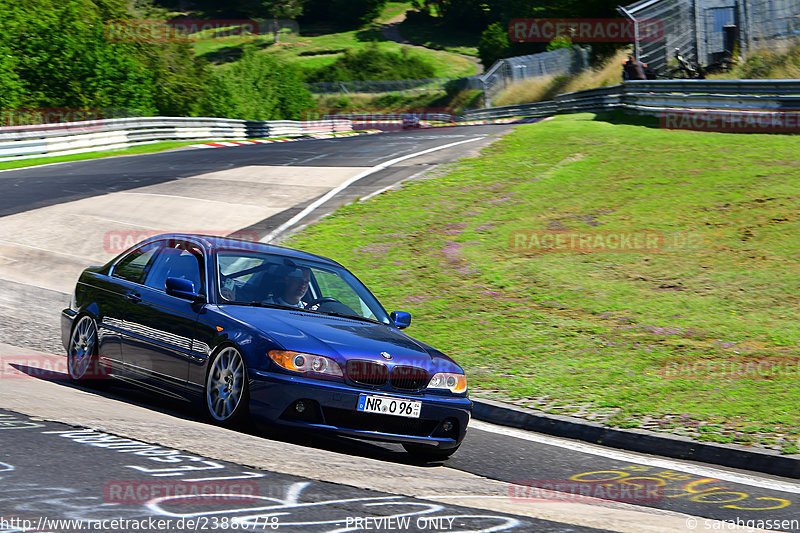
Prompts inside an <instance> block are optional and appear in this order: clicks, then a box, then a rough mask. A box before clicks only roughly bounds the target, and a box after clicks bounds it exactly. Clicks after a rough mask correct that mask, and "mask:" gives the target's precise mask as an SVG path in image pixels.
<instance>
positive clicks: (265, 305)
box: [228, 302, 305, 311]
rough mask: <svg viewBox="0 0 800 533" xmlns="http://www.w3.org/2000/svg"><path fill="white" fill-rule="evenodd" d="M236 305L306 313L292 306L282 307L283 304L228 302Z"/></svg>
mask: <svg viewBox="0 0 800 533" xmlns="http://www.w3.org/2000/svg"><path fill="white" fill-rule="evenodd" d="M228 303H231V304H234V305H244V306H247V307H267V308H271V309H291V310H292V311H305V309H300V308H299V307H294V306H292V305H281V304H271V303H266V302H228Z"/></svg>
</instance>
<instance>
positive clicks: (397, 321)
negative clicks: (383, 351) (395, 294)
mask: <svg viewBox="0 0 800 533" xmlns="http://www.w3.org/2000/svg"><path fill="white" fill-rule="evenodd" d="M389 318H391V319H392V322H394V325H395V326H397V329H405V328H407V327H408V326H410V325H411V313H406V312H405V311H392V312H391V314H390V315H389Z"/></svg>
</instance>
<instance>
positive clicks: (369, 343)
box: [223, 305, 460, 373]
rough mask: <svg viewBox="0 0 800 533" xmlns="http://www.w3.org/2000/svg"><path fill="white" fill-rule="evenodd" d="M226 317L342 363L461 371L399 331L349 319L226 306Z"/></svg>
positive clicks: (284, 343)
mask: <svg viewBox="0 0 800 533" xmlns="http://www.w3.org/2000/svg"><path fill="white" fill-rule="evenodd" d="M223 310H224V312H226V313H227V314H229V315H230V316H232V317H233V318H235V319H237V320H240V321H242V322H245V323H247V324H249V325H251V326H253V327H255V328H258V329H259V330H260V331H261V332H263V333H264V334H265V335H267V336H269V337H270V338H271V339H272V340H274V341H275V342H277V343H278V344H280V345H281V346H282V347H283V348H285V349H287V350H292V351H297V352H305V353H312V354H317V355H326V356H329V357H333V358H334V359H336V360H337V361H339V362H340V363H342V362H344V361H346V360H348V359H366V360H372V361H384V357H383V356H382V355H381V353H382V352H385V353H388V354H390V355H391V363H392V364H397V365H402V364H408V365H414V366H424V367H427V368H429V370H430V371H433V372H434V373H435V372H437V371H439V372H447V371H460V368H459V367H458V365H456V364H455V362H454V361H453V360H452V359H450V358H449V357H447V356H446V355H444V354H442V353H441V352H439V351H437V350H434V349H432V348H430V347H428V346H426V345H424V344H422V343H420V342H418V341H417V340H415V339H413V338H412V337H410V336H408V335H406V334H405V333H403V332H401V331H399V330H397V329H396V328H393V327H389V326H387V325H384V324H376V323H373V322H364V321H361V320H351V319H348V318H341V317H332V316H325V315H316V314H311V313H304V312H299V311H291V310H287V309H270V308H262V307H246V306H234V305H226V306H224V307H223Z"/></svg>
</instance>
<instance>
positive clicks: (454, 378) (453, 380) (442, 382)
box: [428, 372, 467, 393]
mask: <svg viewBox="0 0 800 533" xmlns="http://www.w3.org/2000/svg"><path fill="white" fill-rule="evenodd" d="M428 388H429V389H445V390H449V391H450V392H457V393H458V392H466V390H467V376H465V375H464V374H454V373H452V372H439V373H438V374H434V375H433V377H432V378H431V380H430V381H429V382H428Z"/></svg>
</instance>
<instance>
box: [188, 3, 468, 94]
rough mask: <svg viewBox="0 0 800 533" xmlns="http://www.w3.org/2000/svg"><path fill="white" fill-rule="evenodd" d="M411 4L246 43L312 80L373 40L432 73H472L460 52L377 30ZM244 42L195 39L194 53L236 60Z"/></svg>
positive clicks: (214, 60) (221, 61) (444, 75)
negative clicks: (363, 20)
mask: <svg viewBox="0 0 800 533" xmlns="http://www.w3.org/2000/svg"><path fill="white" fill-rule="evenodd" d="M410 7H411V4H410V3H409V2H389V3H387V5H386V7H385V8H384V10H383V12H382V14H381V15H380V16H379V17H378V18H377V19H376V20H375V21H373V22H372V23H370V24H367V25H365V26H364V27H362V28H360V29H357V30H350V31H337V30H335V29H334V28H332V27H326V26H320V25H316V26H302V25H301V26H300V34H299V35H298V34H290V33H284V34H281V37H280V42H279V43H277V44H275V43H274V42H273V37H272V35H263V36H255V37H253V38H252V39H248V40H247V44H251V45H254V46H257V47H258V48H260V49H262V50H263V52H264V53H266V54H270V55H273V56H275V57H276V58H278V59H281V60H284V61H290V62H292V63H294V64H296V65H297V66H298V67H299V68H300V69H301V70H302V71H303V72H304V73H306V76H307V80H308V81H314V80H313V72H314V71H316V70H317V69H319V68H321V67H325V66H328V65H331V64H333V63H334V62H335V61H336V60H337V59H339V58H340V57H341V56H342V55H343V54H344V53H345V52H346V51H348V50H352V51H357V50H363V49H365V48H366V47H367V46H369V45H370V43H373V42H377V43H379V45H380V48H381V49H382V50H386V51H392V52H399V51H401V50H403V49H407V50H408V53H410V54H415V55H418V56H420V57H421V58H423V59H424V60H426V61H428V62H429V63H430V64H431V65H432V66H433V68H434V77H440V78H450V77H461V76H470V75H472V74H475V73H476V67H475V65H474V64H473V63H471V62H470V61H468V60H467V59H465V58H464V57H462V56H461V55H460V54H455V53H451V52H448V51H445V50H435V49H432V48H428V49H426V48H421V47H417V46H409V45H404V44H398V43H395V42H391V41H389V40H387V39H386V38H385V37H384V36H383V35H382V34H381V25H382V24H383V23H385V22H387V21H389V20H391V19H392V18H394V17H396V16H397V15H399V14H402V13H404V12H405V11H406V10H407V9H409V8H410ZM245 44H246V43H244V42H230V41H229V40H225V39H214V38H206V39H198V40H196V41H195V44H194V47H195V53H196V55H197V56H199V57H203V58H205V59H207V60H208V61H209V62H211V63H212V64H217V65H221V64H224V63H228V62H232V61H236V60H238V58H239V57H240V56H241V54H242V48H243V46H244V45H245Z"/></svg>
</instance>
